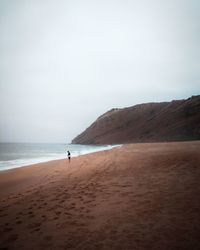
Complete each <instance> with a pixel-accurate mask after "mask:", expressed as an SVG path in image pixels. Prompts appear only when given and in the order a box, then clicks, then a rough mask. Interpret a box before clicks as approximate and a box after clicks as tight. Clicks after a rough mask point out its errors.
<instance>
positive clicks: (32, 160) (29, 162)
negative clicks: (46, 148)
mask: <svg viewBox="0 0 200 250" xmlns="http://www.w3.org/2000/svg"><path fill="white" fill-rule="evenodd" d="M3 144H5V143H3ZM10 144H11V145H12V144H13V143H10ZM14 144H21V145H24V144H26V145H38V144H37V143H33V144H32V143H30V144H28V143H14ZM47 145H52V144H47ZM55 145H57V144H55ZM73 146H74V145H73ZM80 146H81V147H84V145H80ZM87 146H89V147H92V146H93V147H94V148H93V149H90V150H88V149H87ZM119 146H121V145H86V150H85V151H82V152H81V151H80V152H79V154H77V152H76V151H75V152H73V151H71V155H72V157H73V158H75V157H79V156H81V155H87V154H91V153H95V152H101V151H105V150H110V149H113V148H115V147H119ZM95 147H97V148H98V147H99V148H98V149H97V148H96V149H95ZM61 155H62V156H61ZM66 158H67V154H64V153H62V154H60V156H59V154H58V155H57V157H54V158H52V157H49V156H46V157H45V156H42V157H40V158H36V157H34V158H29V159H24V158H17V159H13V160H7V161H2V162H10V161H12V162H17V161H21V162H23V163H21V164H20V163H15V164H13V163H10V166H9V165H8V166H5V167H3V166H2V167H1V166H0V173H1V172H2V171H8V170H12V169H17V168H22V167H29V166H34V165H37V164H40V163H47V162H51V161H57V160H64V159H66ZM2 164H3V163H2Z"/></svg>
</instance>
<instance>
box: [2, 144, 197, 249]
mask: <svg viewBox="0 0 200 250" xmlns="http://www.w3.org/2000/svg"><path fill="white" fill-rule="evenodd" d="M0 190H1V196H0V223H1V225H0V249H22V250H23V249H26V250H27V249H37V250H40V249H85V250H90V249H92V250H93V249H119V250H122V249H139V250H143V249H148V250H149V249H155V250H159V249H162V250H169V249H170V250H173V249H181V250H184V249H187V250H188V249H190V250H191V249H195V250H196V249H200V240H199V235H200V233H199V232H200V223H199V221H200V142H199V141H196V142H176V143H147V144H130V145H124V146H122V147H119V148H114V149H112V150H110V151H103V152H98V153H94V154H89V155H85V156H81V157H77V158H72V161H71V163H70V164H69V163H68V161H67V160H59V161H51V162H48V163H41V164H37V165H34V166H29V167H23V168H19V169H15V170H9V171H5V172H1V173H0Z"/></svg>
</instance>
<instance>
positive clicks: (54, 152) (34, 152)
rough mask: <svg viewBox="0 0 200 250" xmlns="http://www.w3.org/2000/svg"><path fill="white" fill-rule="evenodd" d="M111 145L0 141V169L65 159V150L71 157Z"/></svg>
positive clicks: (104, 148)
mask: <svg viewBox="0 0 200 250" xmlns="http://www.w3.org/2000/svg"><path fill="white" fill-rule="evenodd" d="M113 147H114V146H110V145H104V146H96V145H76V144H56V143H0V171H2V170H8V169H12V168H18V167H22V166H27V165H31V164H35V163H40V162H47V161H51V160H56V159H65V158H67V150H69V151H70V152H71V156H72V158H73V157H76V156H79V155H84V154H88V153H92V152H97V151H102V150H108V149H111V148H113ZM72 160H73V159H72Z"/></svg>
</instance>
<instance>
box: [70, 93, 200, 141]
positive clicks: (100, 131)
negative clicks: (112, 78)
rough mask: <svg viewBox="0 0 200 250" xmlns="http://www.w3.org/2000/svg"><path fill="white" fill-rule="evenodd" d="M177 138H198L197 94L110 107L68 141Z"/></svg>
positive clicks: (199, 102) (199, 111) (199, 113)
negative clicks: (124, 106)
mask: <svg viewBox="0 0 200 250" xmlns="http://www.w3.org/2000/svg"><path fill="white" fill-rule="evenodd" d="M181 140H200V96H193V97H191V98H189V99H187V100H178V101H172V102H163V103H147V104H140V105H136V106H133V107H129V108H123V109H112V110H110V111H108V112H106V113H105V114H103V115H102V116H100V117H99V118H98V119H97V120H96V121H95V122H94V123H93V124H92V125H91V126H90V127H89V128H87V129H86V130H85V131H84V132H83V133H81V134H80V135H78V136H77V137H76V138H74V139H73V140H72V143H78V144H122V143H131V142H160V141H181Z"/></svg>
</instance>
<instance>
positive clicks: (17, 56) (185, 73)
mask: <svg viewBox="0 0 200 250" xmlns="http://www.w3.org/2000/svg"><path fill="white" fill-rule="evenodd" d="M199 13H200V1H199V0H98V1H96V0H91V1H89V0H84V1H83V0H0V142H56V143H58V142H61V143H66V142H70V141H71V140H72V139H73V138H74V137H75V136H77V135H78V134H80V133H81V132H82V131H83V130H85V129H86V128H87V127H88V126H89V125H91V123H92V122H94V121H95V120H96V119H97V117H98V116H100V115H102V114H103V113H105V112H106V111H108V110H110V109H112V108H123V107H128V106H133V105H135V104H139V103H146V102H161V101H171V100H174V99H185V98H188V97H190V96H191V95H198V94H200V16H199Z"/></svg>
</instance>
